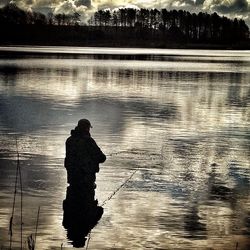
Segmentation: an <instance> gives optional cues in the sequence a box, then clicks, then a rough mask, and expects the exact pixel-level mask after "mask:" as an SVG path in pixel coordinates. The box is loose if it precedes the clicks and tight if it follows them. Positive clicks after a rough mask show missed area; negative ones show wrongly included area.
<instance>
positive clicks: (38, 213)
mask: <svg viewBox="0 0 250 250" xmlns="http://www.w3.org/2000/svg"><path fill="white" fill-rule="evenodd" d="M39 215H40V206H39V207H38V211H37V216H36V231H35V239H34V249H35V247H36V236H37V231H38V223H39Z"/></svg>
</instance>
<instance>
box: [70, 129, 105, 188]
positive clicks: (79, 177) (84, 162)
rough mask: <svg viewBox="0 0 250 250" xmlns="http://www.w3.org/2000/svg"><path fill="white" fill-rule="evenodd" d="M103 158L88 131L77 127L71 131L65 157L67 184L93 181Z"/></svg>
mask: <svg viewBox="0 0 250 250" xmlns="http://www.w3.org/2000/svg"><path fill="white" fill-rule="evenodd" d="M105 160H106V156H105V155H104V154H103V152H102V151H101V149H100V148H99V147H98V146H97V144H96V142H95V140H94V139H93V138H92V137H91V136H90V134H89V133H88V132H84V131H79V130H78V128H77V127H76V128H75V129H74V130H72V131H71V136H70V137H69V138H68V139H67V141H66V158H65V168H66V169H67V173H68V183H69V184H81V183H82V184H84V183H94V182H95V173H97V172H99V163H102V162H104V161H105Z"/></svg>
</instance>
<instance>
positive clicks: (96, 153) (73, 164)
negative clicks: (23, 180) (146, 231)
mask: <svg viewBox="0 0 250 250" xmlns="http://www.w3.org/2000/svg"><path fill="white" fill-rule="evenodd" d="M90 128H92V125H91V123H90V121H89V120H87V119H81V120H79V121H78V124H77V126H76V128H75V129H73V130H71V136H70V137H69V138H68V139H67V140H66V157H65V162H64V166H65V168H66V170H67V182H68V184H69V186H68V187H67V191H66V199H65V200H64V201H63V211H64V213H63V226H64V228H65V229H67V237H68V239H69V240H71V241H72V244H73V246H74V247H83V246H84V244H85V241H86V236H87V234H88V233H89V232H90V230H91V229H92V228H93V227H94V226H95V225H96V224H97V222H98V221H99V220H100V218H101V217H102V214H103V208H102V207H101V206H98V201H97V200H95V188H96V184H95V181H96V173H97V172H99V164H100V163H103V162H104V161H105V160H106V156H105V154H104V153H103V152H102V151H101V149H100V148H99V147H98V146H97V144H96V142H95V140H94V139H93V138H92V137H91V135H90Z"/></svg>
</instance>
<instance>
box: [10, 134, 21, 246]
mask: <svg viewBox="0 0 250 250" xmlns="http://www.w3.org/2000/svg"><path fill="white" fill-rule="evenodd" d="M16 149H17V164H16V177H15V188H14V197H13V202H12V212H11V217H10V222H9V235H10V238H9V249H10V250H11V249H12V237H13V220H14V215H15V206H16V195H17V183H18V176H19V181H20V183H21V180H22V178H21V174H20V173H21V169H20V159H19V152H18V145H17V139H16ZM20 185H21V184H20ZM21 193H22V192H21ZM21 224H22V196H21ZM21 236H22V226H21ZM21 249H22V240H21Z"/></svg>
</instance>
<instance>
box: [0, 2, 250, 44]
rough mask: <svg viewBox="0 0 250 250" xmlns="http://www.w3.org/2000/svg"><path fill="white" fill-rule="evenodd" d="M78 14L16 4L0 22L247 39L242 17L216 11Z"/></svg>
mask: <svg viewBox="0 0 250 250" xmlns="http://www.w3.org/2000/svg"><path fill="white" fill-rule="evenodd" d="M80 20H81V16H80V14H79V13H74V14H72V15H66V14H63V13H61V14H60V13H59V14H53V13H49V14H48V15H44V14H42V13H39V12H31V11H24V10H21V9H20V8H18V7H17V6H16V5H15V4H8V5H6V6H5V7H3V8H1V9H0V25H2V26H9V25H40V26H60V27H66V26H67V27H69V26H81V27H83V26H84V27H88V30H90V29H92V30H94V29H95V30H98V29H99V30H101V31H102V34H103V37H105V34H106V37H107V36H109V33H110V34H111V33H112V36H114V34H115V33H116V34H117V39H119V37H123V35H121V33H122V32H123V33H124V32H127V33H128V34H130V35H131V37H133V38H135V39H144V38H145V39H151V40H157V39H158V40H159V39H160V40H163V41H164V40H168V41H170V40H171V39H172V40H173V41H177V42H182V43H189V42H194V43H222V44H230V43H234V42H239V41H249V28H248V26H247V25H246V23H245V22H244V20H242V19H237V18H235V19H229V18H227V17H224V16H219V15H218V14H217V13H213V14H208V13H202V12H200V13H198V14H196V13H190V12H188V11H185V10H178V11H177V10H167V9H160V10H158V9H144V8H141V9H133V8H120V9H118V10H113V11H111V10H109V9H106V10H99V11H97V12H95V13H94V15H93V16H92V17H91V18H90V19H89V21H88V24H84V25H81V22H80Z"/></svg>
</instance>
